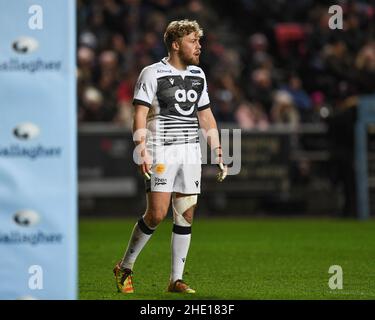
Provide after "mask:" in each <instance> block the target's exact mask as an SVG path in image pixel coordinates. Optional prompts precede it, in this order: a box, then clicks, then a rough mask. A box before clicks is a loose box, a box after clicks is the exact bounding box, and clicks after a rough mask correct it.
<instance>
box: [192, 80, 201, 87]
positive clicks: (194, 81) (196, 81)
mask: <svg viewBox="0 0 375 320" xmlns="http://www.w3.org/2000/svg"><path fill="white" fill-rule="evenodd" d="M201 84H202V82H200V80H193V81H192V82H191V86H192V87H197V86H200V85H201Z"/></svg>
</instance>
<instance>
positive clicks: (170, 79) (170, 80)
mask: <svg viewBox="0 0 375 320" xmlns="http://www.w3.org/2000/svg"><path fill="white" fill-rule="evenodd" d="M168 80H169V82H170V83H171V85H172V86H173V84H174V79H173V78H169V79H168Z"/></svg>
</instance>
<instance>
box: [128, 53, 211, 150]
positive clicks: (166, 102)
mask: <svg viewBox="0 0 375 320" xmlns="http://www.w3.org/2000/svg"><path fill="white" fill-rule="evenodd" d="M133 104H134V105H136V104H140V105H144V106H147V107H149V108H150V111H149V113H148V116H147V129H148V130H149V131H150V132H151V134H152V137H148V138H147V139H148V140H147V143H148V144H152V145H158V146H165V145H176V144H186V143H198V142H199V139H198V128H199V124H198V118H197V111H201V110H204V109H206V108H209V107H210V100H209V97H208V91H207V82H206V77H205V74H204V72H203V70H202V69H201V68H199V67H197V66H188V67H187V69H186V70H183V71H182V70H178V69H176V68H174V67H173V66H172V65H170V64H169V63H168V62H167V59H166V58H164V59H162V60H161V61H160V62H158V63H155V64H152V65H150V66H147V67H145V68H144V69H143V70H142V72H141V74H140V76H139V78H138V81H137V84H136V87H135V92H134V100H133Z"/></svg>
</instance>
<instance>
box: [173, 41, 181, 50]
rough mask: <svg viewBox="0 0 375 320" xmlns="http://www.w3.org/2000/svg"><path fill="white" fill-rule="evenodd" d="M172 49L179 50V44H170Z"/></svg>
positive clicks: (175, 42)
mask: <svg viewBox="0 0 375 320" xmlns="http://www.w3.org/2000/svg"><path fill="white" fill-rule="evenodd" d="M172 49H173V50H175V51H178V50H179V49H180V43H179V42H178V41H173V42H172Z"/></svg>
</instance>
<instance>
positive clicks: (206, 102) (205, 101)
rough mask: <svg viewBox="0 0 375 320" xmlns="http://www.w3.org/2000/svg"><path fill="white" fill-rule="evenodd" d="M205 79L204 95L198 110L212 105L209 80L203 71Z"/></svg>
mask: <svg viewBox="0 0 375 320" xmlns="http://www.w3.org/2000/svg"><path fill="white" fill-rule="evenodd" d="M202 72H203V71H202ZM203 81H204V85H203V91H202V95H201V97H200V99H199V101H198V111H202V110H204V109H207V108H209V107H210V98H209V96H208V86H207V80H206V76H205V74H204V73H203Z"/></svg>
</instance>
